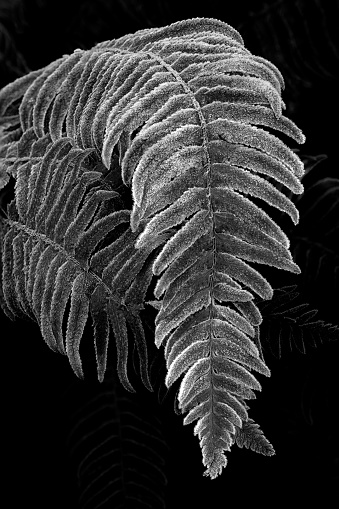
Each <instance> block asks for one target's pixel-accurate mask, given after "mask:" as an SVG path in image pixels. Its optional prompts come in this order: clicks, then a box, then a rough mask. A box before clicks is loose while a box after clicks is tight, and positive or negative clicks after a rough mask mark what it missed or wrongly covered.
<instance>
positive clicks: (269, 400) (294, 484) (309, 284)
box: [0, 0, 339, 508]
mask: <svg viewBox="0 0 339 509" xmlns="http://www.w3.org/2000/svg"><path fill="white" fill-rule="evenodd" d="M272 3H274V2H272ZM275 3H276V4H277V5H279V6H281V4H285V6H286V9H285V11H284V12H285V13H286V14H285V16H286V17H287V18H288V15H290V13H291V12H293V10H290V9H289V4H290V3H291V2H288V1H287V2H275ZM299 3H300V4H303V5H304V4H305V5H306V4H308V5H309V6H310V7H309V8H307V9H309V10H307V9H306V11H305V12H306V15H305V17H304V21H303V23H304V24H303V25H302V29H301V30H300V34H301V35H302V34H304V33H306V32H305V27H306V28H307V27H309V30H310V31H311V35H312V37H313V41H314V42H315V44H316V45H317V44H318V48H319V50H318V52H319V55H320V56H319V61H322V62H327V69H329V72H328V75H326V76H325V75H323V74H322V73H321V72H319V71H318V72H315V70H316V69H318V61H315V60H314V59H310V61H309V66H310V70H308V71H307V70H304V69H303V68H302V66H301V68H300V73H301V75H303V76H304V77H305V79H304V81H303V80H301V79H299V80H297V79H295V81H294V83H293V85H294V88H288V82H287V85H286V90H285V92H284V93H283V99H284V100H285V102H286V104H287V110H286V115H287V116H288V117H289V118H291V119H292V120H294V121H295V122H296V124H297V125H298V126H299V127H300V128H301V129H302V130H303V132H304V134H305V135H306V138H307V141H306V143H305V145H303V146H300V147H299V148H300V150H301V152H302V153H303V154H307V155H314V156H315V155H318V154H326V155H327V159H326V160H325V161H323V162H321V163H320V164H319V165H318V166H317V167H316V168H315V169H314V170H313V173H312V175H313V176H312V177H310V178H309V180H308V181H307V185H308V186H310V185H311V184H312V183H314V182H316V181H317V180H320V179H321V178H324V177H328V176H331V177H337V178H338V177H339V175H338V159H337V147H338V140H337V135H338V129H337V126H336V124H335V122H336V119H337V113H338V98H337V93H336V92H337V88H338V74H339V72H338V65H339V47H338V45H337V41H336V40H335V39H334V35H335V31H334V30H332V28H331V27H333V24H334V23H335V22H336V24H337V23H338V18H336V19H335V18H333V17H334V14H336V13H338V10H336V8H335V7H336V6H337V2H334V1H333V2H331V1H329V2H321V4H322V13H323V15H324V17H325V19H326V20H327V22H328V26H329V27H330V28H329V35H327V36H326V34H324V32H323V31H322V30H321V29H320V28H319V32H317V30H316V27H317V24H316V21H315V19H314V16H315V15H316V14H317V9H318V4H320V2H317V1H316V0H313V1H311V2H305V1H304V2H302V1H301V0H300V1H299ZM262 4H263V2H262V1H255V2H251V3H250V5H251V7H250V8H249V7H248V3H246V2H244V1H243V0H237V1H236V2H217V1H209V2H206V4H205V5H204V6H200V7H199V6H198V5H197V4H196V3H193V2H183V1H180V2H179V1H171V2H169V1H168V2H167V1H160V0H159V1H155V0H152V1H149V2H146V1H144V2H143V1H136V0H135V1H127V0H120V1H118V0H117V1H112V2H109V1H107V0H98V1H93V0H88V1H80V0H79V1H73V2H69V1H65V0H64V1H54V0H51V1H47V0H34V1H33V0H32V1H28V0H27V1H24V0H23V1H13V2H12V1H7V2H4V1H1V0H0V45H1V46H0V55H1V57H0V73H1V76H0V86H4V85H5V84H6V83H9V82H10V81H13V80H14V79H15V78H17V77H18V76H20V75H22V74H25V73H27V72H29V71H30V70H34V69H38V68H40V67H42V66H44V65H46V64H48V63H49V62H51V61H53V60H55V59H56V58H58V57H60V56H61V55H63V54H65V53H71V52H72V51H73V50H74V49H75V48H77V47H80V48H84V49H87V48H90V47H92V46H93V45H94V44H95V43H97V42H100V41H103V40H107V39H114V38H118V37H120V36H122V35H124V34H126V33H133V32H135V31H136V30H138V29H141V28H151V27H153V26H164V25H168V24H170V23H172V22H174V21H178V20H182V19H186V18H190V17H196V16H204V17H216V18H218V19H220V20H222V21H225V22H227V23H229V24H230V25H232V26H233V27H234V28H237V29H238V30H239V31H240V33H241V34H242V36H243V37H244V41H245V46H246V47H247V48H248V49H250V51H251V52H252V53H254V54H258V55H261V56H263V57H266V58H269V59H270V60H271V61H272V62H273V63H276V64H277V65H278V67H279V68H280V70H281V71H282V72H283V69H282V67H281V65H279V63H281V62H282V63H283V66H284V65H286V66H287V68H288V66H289V62H290V61H289V59H291V58H292V57H291V54H290V55H288V54H286V52H285V53H284V48H285V47H288V41H287V40H286V34H285V35H284V32H283V30H281V32H279V30H278V28H277V33H278V34H279V36H280V37H285V40H284V44H285V46H283V48H282V50H281V52H280V51H279V50H278V49H277V48H276V47H275V46H274V45H273V44H272V42H271V39H270V35H269V34H270V29H271V28H272V25H271V26H270V25H269V19H268V18H265V16H262V17H260V16H257V15H255V13H257V12H259V11H260V8H261V6H262ZM312 9H313V10H312ZM307 15H308V16H309V18H307ZM273 17H274V16H273ZM265 19H266V21H265ZM277 26H278V25H277ZM291 26H294V25H293V20H291ZM260 30H261V32H260ZM259 32H260V33H262V34H263V36H262V39H258V33H259ZM265 34H266V39H265ZM300 34H299V35H298V33H295V34H294V35H295V40H296V41H298V42H299V40H298V36H299V37H300ZM326 37H327V38H326ZM318 38H319V39H318ZM318 40H319V41H320V42H319V43H318V42H317V41H318ZM328 40H331V41H332V44H333V45H334V46H335V47H336V48H337V55H336V59H335V57H334V54H333V53H332V54H331V55H330V54H329V53H327V51H329V50H328V42H326V41H328ZM265 41H266V45H265ZM324 41H325V42H324ZM303 44H304V45H305V48H306V49H304V46H303ZM300 45H301V46H300V48H299V51H300V52H301V54H302V55H303V58H304V59H306V58H307V55H308V54H309V53H308V50H307V43H306V42H303V41H302V40H301V42H300ZM295 51H296V50H295ZM312 58H313V57H312ZM303 73H304V74H303ZM283 74H284V72H283ZM291 75H292V76H293V71H291ZM289 83H290V87H292V82H291V81H290V82H289ZM305 188H306V181H305ZM336 221H337V223H336V226H337V227H338V221H339V219H338V217H337V219H336ZM286 224H287V223H286ZM289 226H290V225H289ZM308 226H310V228H312V225H308ZM320 244H321V241H320ZM292 247H293V244H292ZM320 256H321V254H320V255H316V256H315V257H316V260H318V258H320ZM326 263H327V267H329V271H328V272H326V271H325V272H324V275H323V273H322V272H321V271H320V275H319V274H318V276H317V274H316V272H317V268H319V267H318V265H317V263H316V262H315V264H314V265H313V266H312V267H311V268H308V270H305V272H304V273H303V274H302V275H299V276H295V275H290V274H289V273H285V272H283V271H277V270H274V271H272V272H270V273H269V274H270V279H269V281H270V283H271V284H272V286H273V287H274V288H279V287H281V286H284V285H286V284H297V285H299V286H298V290H299V291H300V292H301V301H302V302H307V303H310V305H311V306H312V308H316V309H319V315H317V316H318V317H319V318H320V319H322V320H324V321H326V322H331V323H332V324H336V325H339V309H338V287H336V286H334V285H333V278H334V269H333V267H335V266H336V267H337V270H338V265H339V249H338V247H337V246H336V247H334V248H333V249H332V251H331V254H330V258H329V261H328V262H326ZM277 273H278V274H277ZM337 277H338V276H337ZM331 285H332V286H331ZM330 287H331V292H330ZM1 327H2V328H1V342H2V357H1V362H2V367H3V369H2V373H3V377H2V397H3V404H2V423H3V426H2V433H1V437H2V441H3V444H2V461H3V466H4V469H5V471H6V474H5V475H4V474H3V475H2V487H1V492H2V497H3V498H4V499H6V498H7V497H8V500H10V502H9V504H8V503H7V505H6V507H21V506H22V504H25V505H26V504H27V505H29V504H32V505H34V507H36V508H40V507H41V508H42V507H44V508H45V507H46V508H47V507H48V508H49V507H77V502H76V500H77V494H76V483H77V480H76V473H75V472H74V469H73V467H72V464H71V462H70V461H69V459H68V450H67V441H66V437H67V433H68V431H69V430H68V428H67V426H68V424H69V422H70V415H71V414H72V410H73V408H74V409H76V408H77V406H78V405H79V403H78V400H79V401H80V400H81V401H82V400H83V399H85V398H86V393H87V392H86V391H88V392H91V391H94V392H95V391H97V390H98V391H99V390H100V385H99V383H98V382H96V381H95V366H94V365H93V364H92V363H91V360H90V359H91V356H93V357H94V348H93V346H92V344H91V337H90V328H88V330H87V335H86V336H85V338H84V339H83V343H84V346H83V351H84V356H85V359H86V367H87V366H88V368H87V373H88V376H87V377H86V379H85V381H80V380H78V379H77V378H76V377H75V375H74V373H73V372H72V369H71V367H70V365H69V363H68V359H67V357H62V356H60V355H57V354H55V353H53V352H52V351H51V350H49V348H48V347H47V345H46V344H45V343H44V341H43V339H42V337H41V334H40V332H39V328H38V326H37V325H36V324H34V323H31V322H20V321H17V322H14V323H11V322H10V321H9V320H8V319H7V318H6V317H5V316H4V315H3V313H1ZM147 339H148V341H149V343H150V352H151V357H152V356H155V355H156V353H157V350H156V348H155V346H154V345H153V344H152V341H153V340H152V334H151V331H149V333H148V338H147ZM264 348H265V345H264ZM292 350H293V348H292ZM306 350H307V355H302V354H301V353H299V352H298V351H297V350H296V349H294V351H292V352H289V351H288V349H287V348H286V351H285V353H284V352H283V353H284V355H282V358H281V359H276V358H275V357H274V356H272V354H271V353H270V351H269V349H268V348H266V349H264V355H265V360H266V363H267V364H268V366H269V367H270V369H271V372H272V376H271V378H270V379H268V378H267V379H266V378H264V377H261V376H259V377H258V378H259V380H260V383H262V392H261V393H257V400H255V401H253V402H251V411H250V416H251V417H252V418H253V419H254V420H255V421H256V422H258V423H259V424H260V427H261V429H262V430H263V431H264V433H265V436H266V437H267V439H268V440H269V441H270V442H271V443H272V444H273V445H274V448H275V450H276V455H275V456H273V457H264V456H261V455H259V454H255V453H254V452H251V451H248V450H243V449H239V448H237V447H235V446H234V447H233V449H232V452H231V453H228V454H227V457H228V465H227V468H226V469H225V470H224V471H223V474H222V475H221V476H220V477H218V478H217V479H216V480H213V481H211V480H210V479H209V478H206V477H203V476H202V473H203V471H204V467H203V465H202V462H201V451H200V447H199V441H198V438H197V437H194V436H193V426H192V425H189V426H186V427H184V426H183V425H182V421H183V417H182V416H180V415H176V414H175V412H174V411H173V405H174V403H173V402H174V397H175V391H176V389H177V387H175V388H174V389H173V388H172V389H171V390H170V391H169V394H168V396H167V398H166V400H165V402H164V404H163V405H161V406H160V405H159V403H158V401H157V399H158V397H157V390H156V391H155V393H154V394H149V393H148V392H147V390H146V389H145V388H144V387H143V386H142V384H141V382H140V381H139V380H138V377H137V376H136V375H135V373H134V371H133V366H132V363H131V364H129V373H130V375H131V379H133V381H134V384H135V388H136V389H137V394H135V395H128V397H131V398H135V399H137V401H138V402H139V403H140V404H141V405H142V411H143V412H144V413H145V418H146V419H147V415H148V414H149V413H154V414H156V415H157V416H158V418H159V419H160V421H161V431H162V432H163V434H164V439H165V441H166V442H167V444H168V447H169V454H168V457H167V462H166V466H165V475H166V476H167V479H168V485H167V489H166V497H167V498H166V504H167V505H166V507H168V508H171V507H179V508H181V507H185V506H186V505H187V504H188V505H189V506H192V507H203V502H204V501H207V502H209V503H210V504H211V505H212V504H216V503H219V504H220V506H221V507H227V506H228V505H229V504H233V503H234V504H236V503H240V507H242V505H241V504H245V503H256V504H259V503H260V504H263V505H269V506H273V505H275V504H277V503H284V502H288V503H289V504H292V505H293V506H294V505H297V504H298V503H299V502H300V503H301V502H303V503H307V502H311V501H313V500H314V499H315V497H317V496H321V497H322V507H331V506H332V503H333V502H332V503H331V502H330V500H331V497H333V496H334V497H336V499H338V485H339V473H338V471H339V453H338V410H337V409H338V387H339V384H338V380H339V379H338V367H337V366H338V361H339V351H338V342H335V343H325V344H324V345H322V346H319V347H318V348H312V347H308V346H307V345H306ZM109 355H110V356H111V357H110V363H111V364H112V365H114V363H115V357H114V356H115V352H114V348H113V347H112V345H110V350H109ZM85 372H86V371H85ZM176 385H178V384H176ZM119 390H120V391H122V389H119ZM162 391H163V390H162ZM161 394H163V392H162V393H161ZM74 395H76V396H77V398H78V400H77V399H74ZM332 500H333V498H332Z"/></svg>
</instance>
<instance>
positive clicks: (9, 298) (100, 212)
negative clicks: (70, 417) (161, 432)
mask: <svg viewBox="0 0 339 509" xmlns="http://www.w3.org/2000/svg"><path fill="white" fill-rule="evenodd" d="M91 152H93V151H92V150H91V149H87V150H83V149H79V148H75V147H74V146H73V144H72V141H71V140H70V139H69V138H60V139H59V140H57V141H56V142H55V143H52V144H50V145H49V146H48V149H47V150H46V151H45V153H43V152H42V151H40V152H38V153H37V154H35V157H32V158H31V159H30V160H29V162H28V163H25V164H23V165H22V166H21V167H20V168H19V171H18V174H17V179H16V196H15V199H14V200H13V201H12V202H11V203H10V205H9V206H8V218H7V219H6V220H4V223H3V225H2V228H3V232H2V234H3V251H2V292H3V293H2V295H1V305H2V308H3V310H4V311H5V313H6V314H7V315H8V316H9V317H10V318H14V317H15V316H28V317H31V318H32V319H33V320H36V321H37V322H38V324H39V326H40V329H41V333H42V336H43V338H44V339H45V341H46V343H47V344H48V346H49V347H50V348H51V349H53V350H54V351H59V352H61V353H64V354H67V356H68V358H69V361H70V363H71V366H72V368H73V370H74V371H75V373H76V374H77V375H78V376H79V377H82V376H83V372H82V365H81V359H80V354H79V346H80V340H81V338H82V335H83V331H84V328H85V324H86V322H87V319H88V315H89V313H90V314H91V317H92V321H93V332H94V343H95V352H96V359H97V368H98V378H99V380H102V379H103V377H104V373H105V369H106V359H107V346H108V339H109V332H110V329H112V332H113V333H114V337H115V341H116V345H117V354H118V355H117V359H118V373H119V377H120V380H121V382H122V383H123V385H124V387H125V388H127V389H128V390H131V391H133V388H132V386H131V384H130V382H129V380H128V376H127V370H126V365H127V356H128V334H127V325H126V320H127V322H128V323H129V324H130V326H131V329H132V332H133V335H134V338H135V341H136V343H137V348H138V352H139V356H140V363H141V364H140V370H141V377H142V380H143V382H144V384H145V385H146V386H147V387H148V388H149V389H150V390H152V388H151V385H150V382H149V379H148V371H147V348H146V344H145V336H144V331H143V326H142V322H141V318H140V311H141V309H142V303H143V299H144V296H145V293H146V290H147V288H148V285H149V283H150V280H151V277H152V272H151V266H149V267H148V266H147V265H145V260H146V258H147V256H148V254H149V253H150V250H151V249H150V248H147V249H145V250H144V252H143V253H140V252H139V251H136V249H135V248H134V242H135V238H136V233H133V232H131V230H130V228H129V226H128V223H129V221H130V212H129V211H128V210H119V206H120V201H119V200H120V197H119V195H118V193H116V192H115V191H112V190H111V191H109V190H105V189H103V178H102V173H101V172H99V171H91V170H89V169H88V167H89V165H88V164H87V168H86V160H87V161H88V158H89V157H90V154H91ZM34 160H35V161H37V162H35V163H33V161H34ZM108 205H109V206H108ZM121 226H123V227H124V230H125V231H124V232H123V233H122V234H121V232H120V234H119V235H117V234H116V235H115V237H117V238H115V239H114V232H116V231H117V230H116V229H118V228H119V227H120V230H121ZM110 238H111V239H112V241H111V242H109V240H108V239H110ZM105 239H106V242H105ZM113 239H114V240H113ZM103 243H105V244H106V245H105V247H101V248H100V245H102V244H103ZM147 267H148V268H147ZM69 299H70V311H69V314H68V321H67V330H66V334H64V332H63V329H62V324H63V318H64V314H65V311H66V305H67V302H68V300H69Z"/></svg>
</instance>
